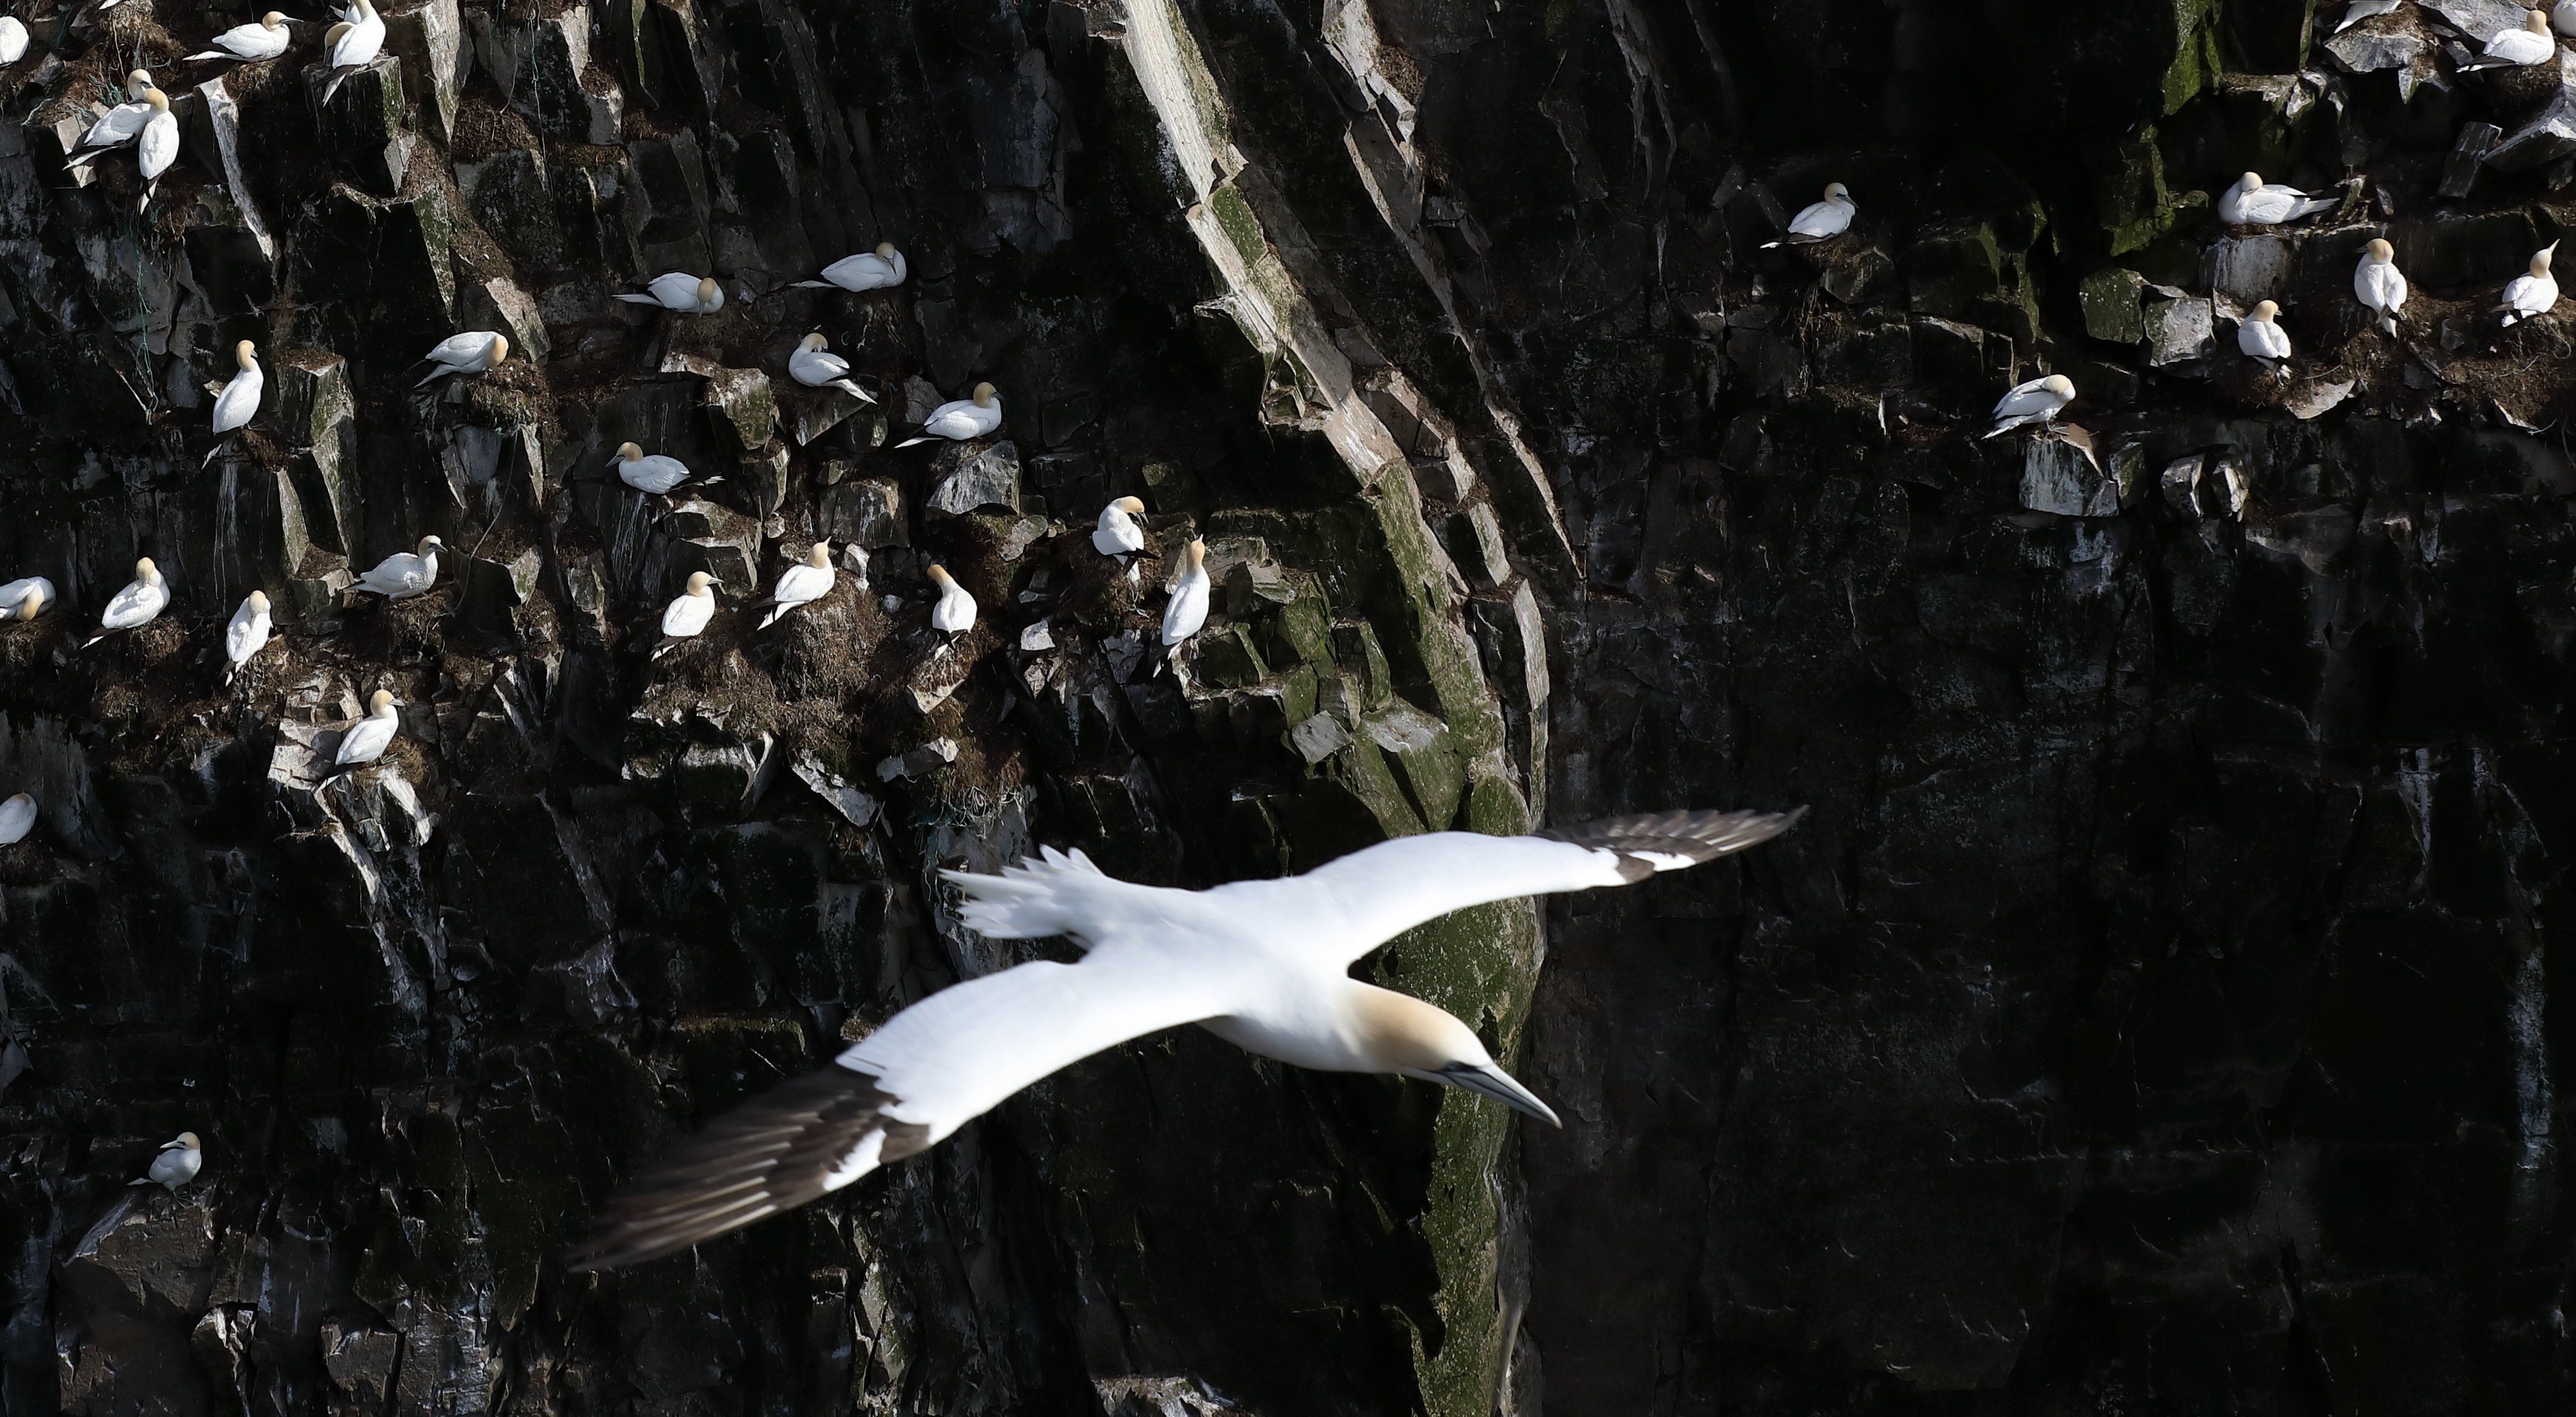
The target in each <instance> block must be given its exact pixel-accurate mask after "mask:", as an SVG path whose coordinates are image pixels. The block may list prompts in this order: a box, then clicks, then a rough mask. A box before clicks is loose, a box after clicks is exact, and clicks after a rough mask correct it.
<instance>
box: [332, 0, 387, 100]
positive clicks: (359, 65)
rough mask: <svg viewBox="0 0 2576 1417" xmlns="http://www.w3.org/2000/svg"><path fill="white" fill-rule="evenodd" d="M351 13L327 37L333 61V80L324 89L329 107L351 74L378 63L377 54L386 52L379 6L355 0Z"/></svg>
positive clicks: (350, 8) (366, 1)
mask: <svg viewBox="0 0 2576 1417" xmlns="http://www.w3.org/2000/svg"><path fill="white" fill-rule="evenodd" d="M349 14H350V15H351V18H350V19H348V20H346V21H343V22H342V23H341V24H337V25H333V26H332V27H331V33H330V34H328V35H326V36H324V37H323V47H324V48H325V49H328V50H329V51H330V61H331V82H330V83H329V84H327V85H325V86H324V88H323V90H322V104H323V106H324V107H326V108H327V107H329V106H330V104H331V96H332V95H333V94H336V93H338V92H339V91H340V85H342V84H344V83H347V82H348V81H349V76H350V75H351V74H354V73H356V72H358V71H359V70H360V69H363V68H365V67H367V66H368V65H370V64H373V63H375V62H376V56H377V55H378V54H381V53H383V52H384V47H385V22H384V19H383V18H382V17H381V16H379V15H377V14H376V7H375V6H374V5H373V4H371V3H370V2H369V0H355V3H353V4H352V5H350V7H349Z"/></svg>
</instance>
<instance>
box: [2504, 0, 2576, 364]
mask: <svg viewBox="0 0 2576 1417" xmlns="http://www.w3.org/2000/svg"><path fill="white" fill-rule="evenodd" d="M2568 3H2570V4H2576V0H2568ZM2557 253H2558V243H2557V242H2555V241H2552V242H2550V243H2549V244H2548V245H2547V246H2544V247H2542V248H2541V249H2539V250H2537V251H2534V252H2532V253H2531V273H2530V274H2528V275H2518V276H2515V277H2514V278H2513V279H2511V280H2509V281H2506V282H2505V283H2504V305H2503V307H2502V308H2503V310H2504V323H2505V324H2507V325H2512V324H2515V323H2518V322H2520V321H2523V320H2528V319H2531V318H2532V317H2534V316H2537V315H2546V314H2548V313H2549V312H2550V311H2552V310H2554V309H2556V308H2558V277H2556V276H2554V275H2551V274H2550V273H2549V259H2550V257H2552V256H2554V255H2556V254H2557Z"/></svg>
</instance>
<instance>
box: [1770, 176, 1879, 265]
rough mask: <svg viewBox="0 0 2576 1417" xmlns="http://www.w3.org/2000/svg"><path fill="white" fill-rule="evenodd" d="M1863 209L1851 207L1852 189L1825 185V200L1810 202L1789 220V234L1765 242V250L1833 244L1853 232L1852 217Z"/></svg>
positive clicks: (1837, 184)
mask: <svg viewBox="0 0 2576 1417" xmlns="http://www.w3.org/2000/svg"><path fill="white" fill-rule="evenodd" d="M1859 210H1860V209H1859V208H1858V207H1855V206H1853V205H1852V199H1851V189H1850V188H1848V187H1845V186H1844V185H1843V184H1841V183H1839V182H1828V183H1826V184H1825V199H1824V200H1823V201H1821V202H1809V203H1808V204H1807V205H1805V206H1803V207H1800V208H1799V209H1798V214H1797V215H1796V216H1793V217H1791V218H1789V234H1788V235H1787V236H1786V237H1784V238H1782V239H1781V240H1778V241H1765V242H1763V243H1762V249H1763V250H1765V251H1768V250H1770V249H1771V248H1772V247H1774V246H1804V245H1808V244H1811V243H1813V242H1817V241H1830V240H1832V239H1833V238H1835V237H1837V236H1840V235H1842V234H1843V233H1844V232H1846V231H1849V230H1851V224H1852V217H1853V215H1854V214H1855V213H1857V212H1858V211H1859Z"/></svg>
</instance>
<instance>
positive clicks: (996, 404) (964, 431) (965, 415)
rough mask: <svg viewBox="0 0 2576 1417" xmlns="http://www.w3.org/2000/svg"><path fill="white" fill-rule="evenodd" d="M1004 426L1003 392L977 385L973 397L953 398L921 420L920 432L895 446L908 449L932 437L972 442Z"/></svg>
mask: <svg viewBox="0 0 2576 1417" xmlns="http://www.w3.org/2000/svg"><path fill="white" fill-rule="evenodd" d="M1001 426H1002V398H1001V395H1000V393H999V392H997V391H996V390H995V389H994V388H993V386H992V385H990V384H977V385H976V386H975V396H974V397H973V398H970V399H952V400H950V401H949V402H947V403H943V404H941V405H940V406H939V407H937V408H935V409H932V410H931V411H930V416H929V417H928V418H925V419H923V420H922V421H921V431H920V432H919V433H917V434H915V435H914V436H912V437H909V438H906V439H904V440H903V441H902V442H900V443H897V444H895V446H896V447H898V448H909V447H911V446H912V445H913V444H915V443H927V442H929V441H930V440H931V439H933V438H948V439H952V440H954V441H956V442H960V443H963V442H966V441H967V440H969V439H973V438H981V437H983V436H984V435H985V434H987V433H990V432H992V431H993V430H994V429H996V428H999V427H1001Z"/></svg>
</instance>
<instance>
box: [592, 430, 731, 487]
mask: <svg viewBox="0 0 2576 1417" xmlns="http://www.w3.org/2000/svg"><path fill="white" fill-rule="evenodd" d="M608 465H609V466H611V467H613V468H616V469H617V480H618V481H620V482H623V483H625V484H626V485H627V486H629V487H632V488H634V489H635V490H636V491H638V492H649V493H651V494H652V495H654V496H656V497H666V496H669V495H670V492H671V489H672V488H674V487H677V486H679V485H680V484H681V483H683V482H686V481H688V480H689V465H688V464H687V463H684V462H682V461H680V460H679V459H678V458H675V457H671V456H668V455H666V454H663V453H655V454H654V455H653V456H651V457H649V458H648V457H646V456H644V448H643V445H642V444H640V443H620V444H618V445H617V456H615V457H613V458H610V459H609V460H608ZM723 480H724V479H723V478H721V477H710V478H708V479H706V481H707V482H722V481H723ZM700 485H701V486H703V485H705V484H704V483H701V484H700Z"/></svg>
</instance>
